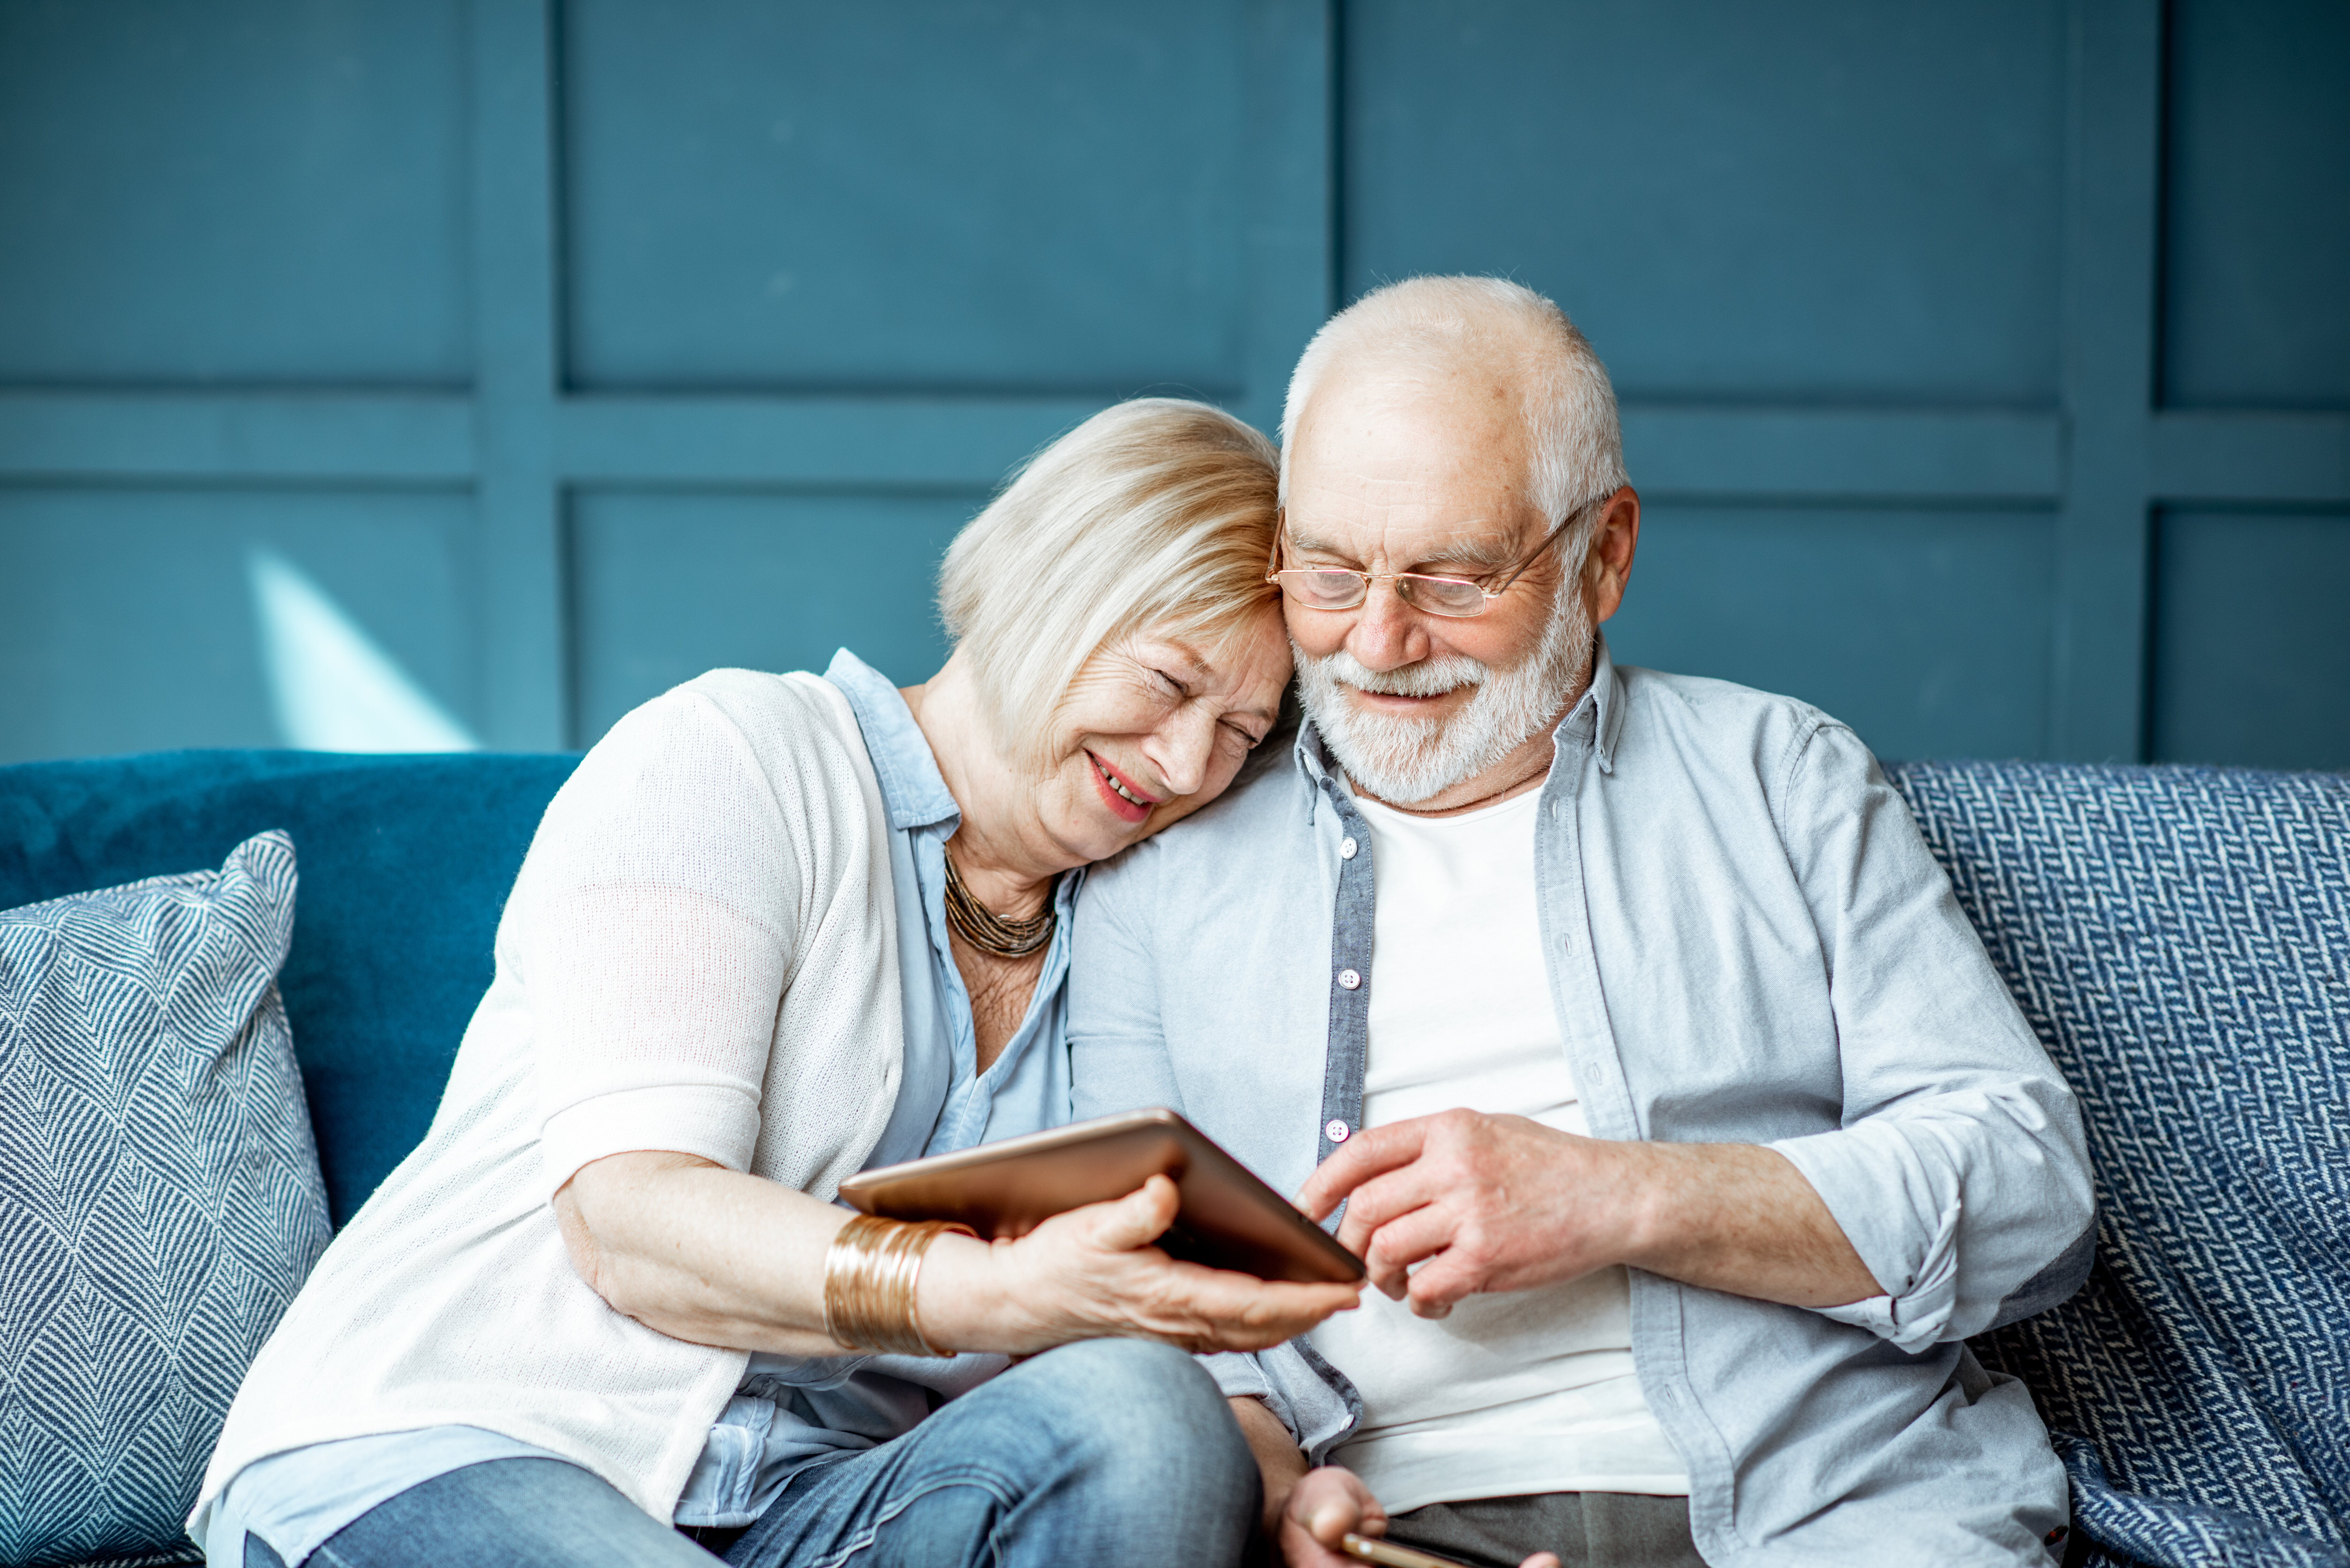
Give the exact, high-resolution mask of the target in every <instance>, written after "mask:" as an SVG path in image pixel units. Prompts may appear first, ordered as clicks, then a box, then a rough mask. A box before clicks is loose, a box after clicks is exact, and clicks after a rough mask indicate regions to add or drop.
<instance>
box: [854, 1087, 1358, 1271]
mask: <svg viewBox="0 0 2350 1568" xmlns="http://www.w3.org/2000/svg"><path fill="white" fill-rule="evenodd" d="M1162 1175H1163V1176H1166V1177H1168V1178H1169V1179H1171V1180H1173V1182H1174V1183H1175V1188H1176V1190H1177V1192H1178V1193H1180V1195H1181V1203H1182V1207H1181V1208H1180V1210H1178V1211H1177V1212H1176V1215H1175V1222H1174V1224H1173V1225H1171V1226H1170V1227H1169V1228H1168V1231H1167V1234H1166V1235H1164V1236H1162V1237H1160V1238H1159V1246H1160V1247H1161V1248H1162V1249H1163V1250H1165V1251H1167V1252H1168V1253H1169V1254H1170V1256H1172V1257H1177V1258H1186V1259H1189V1260H1191V1262H1199V1263H1205V1264H1207V1265H1208V1266H1209V1267H1211V1268H1217V1269H1237V1270H1239V1271H1240V1272H1243V1273H1248V1274H1254V1275H1255V1276H1256V1277H1257V1278H1259V1279H1261V1280H1293V1281H1295V1282H1299V1283H1301V1284H1314V1283H1317V1282H1323V1281H1330V1282H1337V1283H1342V1284H1344V1283H1352V1282H1354V1281H1356V1280H1359V1279H1361V1278H1362V1277H1363V1261H1362V1260H1361V1259H1360V1258H1357V1257H1356V1256H1355V1254H1354V1253H1352V1252H1349V1251H1347V1249H1346V1248H1344V1247H1342V1246H1340V1245H1338V1243H1337V1242H1336V1241H1334V1240H1332V1239H1331V1237H1330V1235H1329V1233H1328V1232H1326V1231H1324V1230H1323V1229H1322V1228H1321V1227H1320V1226H1318V1225H1316V1224H1315V1223H1314V1221H1312V1220H1308V1219H1307V1218H1305V1215H1303V1214H1300V1213H1299V1212H1298V1211H1297V1210H1296V1208H1295V1205H1293V1204H1292V1203H1291V1202H1290V1201H1289V1200H1288V1199H1285V1198H1284V1197H1282V1196H1281V1194H1279V1193H1277V1192H1275V1191H1274V1189H1272V1188H1270V1187H1267V1186H1266V1185H1265V1184H1264V1183H1263V1181H1262V1180H1260V1179H1258V1178H1257V1176H1256V1174H1255V1173H1254V1172H1253V1171H1252V1170H1250V1169H1249V1168H1248V1167H1246V1166H1244V1165H1243V1164H1242V1163H1241V1162H1240V1161H1239V1160H1237V1159H1234V1158H1232V1156H1231V1155H1230V1154H1228V1153H1226V1152H1225V1151H1224V1150H1223V1149H1222V1147H1219V1146H1218V1145H1217V1144H1216V1143H1215V1141H1214V1140H1213V1139H1211V1138H1210V1137H1208V1135H1207V1134H1205V1133H1203V1132H1201V1130H1200V1129H1199V1128H1198V1127H1193V1126H1192V1125H1191V1123H1190V1122H1187V1121H1185V1120H1184V1119H1183V1118H1182V1117H1181V1116H1178V1115H1176V1114H1175V1113H1174V1112H1173V1111H1170V1110H1169V1109H1167V1108H1166V1107H1164V1106H1159V1107H1158V1108H1155V1109H1152V1110H1147V1111H1128V1112H1127V1113H1125V1114H1124V1115H1122V1116H1098V1117H1097V1118H1095V1119H1094V1120H1092V1121H1089V1122H1078V1123H1076V1124H1075V1125H1074V1126H1071V1127H1055V1128H1053V1129H1051V1130H1050V1131H1047V1132H1040V1133H1031V1134H1029V1135H1028V1136H1027V1137H1013V1138H1005V1139H1004V1140H1003V1142H1002V1143H986V1144H981V1145H980V1146H979V1147H976V1148H966V1149H963V1150H961V1151H960V1152H958V1153H955V1154H941V1155H933V1156H932V1157H931V1158H928V1159H915V1160H909V1161H907V1162H906V1163H905V1164H903V1165H889V1166H883V1167H882V1168H879V1170H868V1171H863V1172H860V1173H858V1175H856V1176H852V1177H850V1178H849V1179H847V1180H846V1181H844V1182H842V1183H841V1184H840V1196H841V1199H843V1200H844V1201H845V1202H847V1203H848V1204H849V1205H850V1206H852V1207H853V1208H856V1209H858V1210H861V1211H863V1212H865V1213H867V1214H879V1215H880V1216H881V1217H882V1218H883V1219H885V1220H960V1221H961V1222H962V1223H963V1224H965V1225H968V1226H970V1227H971V1228H972V1230H974V1231H978V1232H979V1233H980V1234H981V1235H982V1236H986V1237H990V1238H994V1237H1019V1236H1024V1235H1026V1234H1027V1233H1028V1232H1029V1231H1033V1230H1035V1228H1036V1227H1037V1226H1038V1225H1041V1224H1043V1223H1044V1222H1045V1220H1049V1219H1051V1218H1052V1217H1053V1216H1054V1215H1055V1214H1059V1213H1062V1212H1064V1211H1066V1210H1071V1209H1076V1208H1079V1207H1081V1206H1083V1205H1085V1204H1087V1203H1101V1202H1106V1201H1107V1200H1108V1199H1114V1198H1123V1197H1125V1196H1126V1195H1127V1194H1128V1193H1129V1192H1131V1191H1133V1190H1134V1189H1136V1188H1138V1187H1139V1186H1141V1185H1142V1184H1143V1183H1144V1182H1146V1181H1148V1180H1149V1179H1150V1178H1152V1177H1154V1176H1162Z"/></svg>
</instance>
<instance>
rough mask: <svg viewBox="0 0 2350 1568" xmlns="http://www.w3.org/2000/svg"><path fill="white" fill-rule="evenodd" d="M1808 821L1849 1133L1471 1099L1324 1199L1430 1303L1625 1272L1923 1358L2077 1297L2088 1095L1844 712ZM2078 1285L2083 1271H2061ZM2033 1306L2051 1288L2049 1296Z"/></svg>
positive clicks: (1794, 831)
mask: <svg viewBox="0 0 2350 1568" xmlns="http://www.w3.org/2000/svg"><path fill="white" fill-rule="evenodd" d="M1781 799H1782V808H1783V818H1782V820H1783V832H1784V833H1785V835H1786V852H1787V855H1788V857H1789V860H1790V863H1791V865H1792V866H1793V867H1794V870H1795V873H1796V875H1797V876H1798V877H1799V878H1800V879H1801V880H1802V882H1803V884H1804V894H1805V897H1806V898H1807V900H1808V901H1809V902H1810V904H1811V907H1812V912H1813V919H1814V923H1815V925H1816V927H1817V929H1818V930H1819V933H1820V938H1821V946H1822V950H1823V956H1824V957H1825V959H1826V960H1827V964H1828V972H1829V975H1830V977H1831V978H1830V994H1831V1001H1832V1004H1833V1006H1834V1009H1835V1021H1836V1039H1835V1050H1836V1051H1837V1054H1838V1074H1839V1076H1840V1078H1841V1081H1842V1084H1843V1087H1844V1096H1845V1104H1844V1115H1843V1117H1842V1124H1841V1126H1839V1127H1835V1128H1832V1129H1827V1130H1823V1131H1820V1132H1816V1133H1812V1134H1808V1135H1804V1136H1801V1137H1791V1138H1785V1139H1782V1140H1779V1141H1778V1142H1776V1143H1774V1144H1773V1145H1772V1146H1770V1147H1763V1146H1761V1145H1753V1144H1673V1143H1643V1142H1628V1143H1619V1142H1613V1141H1609V1140H1603V1139H1593V1138H1579V1137H1572V1136H1571V1135H1568V1134H1565V1133H1560V1132H1555V1131H1553V1130H1551V1129H1548V1128H1545V1127H1540V1126H1539V1125H1537V1124H1535V1123H1532V1122H1527V1121H1523V1120H1522V1119H1518V1118H1512V1117H1487V1116H1475V1115H1474V1114H1472V1113H1469V1112H1448V1113H1446V1114H1445V1115H1444V1116H1431V1117H1427V1118H1423V1119H1422V1120H1420V1121H1418V1122H1413V1123H1398V1124H1395V1125H1393V1126H1390V1127H1381V1128H1375V1129H1372V1130H1371V1131H1368V1132H1365V1133H1360V1134H1357V1136H1356V1137H1354V1138H1352V1139H1349V1140H1348V1141H1347V1144H1345V1145H1344V1146H1342V1147H1340V1148H1339V1150H1338V1151H1337V1152H1336V1153H1335V1154H1334V1155H1332V1157H1331V1158H1329V1159H1328V1160H1327V1161H1326V1162H1325V1163H1324V1164H1323V1166H1322V1168H1320V1169H1319V1170H1317V1171H1316V1172H1315V1174H1314V1176H1313V1177H1312V1178H1311V1179H1309V1180H1308V1181H1307V1182H1306V1184H1305V1187H1304V1188H1303V1189H1301V1190H1300V1192H1299V1194H1298V1201H1299V1204H1300V1206H1301V1207H1302V1208H1304V1209H1305V1210H1307V1211H1308V1212H1309V1213H1312V1214H1314V1215H1315V1216H1317V1217H1320V1216H1324V1215H1326V1214H1328V1213H1329V1212H1330V1210H1333V1209H1335V1208H1336V1206H1337V1204H1338V1203H1339V1201H1340V1200H1341V1199H1348V1197H1349V1194H1352V1195H1353V1196H1352V1198H1351V1200H1350V1201H1349V1206H1348V1210H1347V1220H1346V1223H1345V1225H1344V1226H1342V1228H1341V1230H1340V1232H1339V1234H1340V1238H1341V1240H1343V1241H1347V1244H1348V1245H1350V1246H1353V1247H1355V1248H1356V1249H1357V1251H1363V1250H1364V1248H1365V1247H1368V1248H1369V1251H1368V1252H1367V1254H1366V1255H1367V1258H1368V1260H1369V1262H1371V1264H1372V1267H1373V1278H1374V1280H1375V1281H1376V1282H1378V1284H1379V1285H1380V1287H1381V1288H1382V1289H1385V1290H1387V1291H1388V1293H1389V1294H1391V1295H1395V1296H1397V1297H1398V1298H1399V1299H1402V1296H1403V1292H1402V1290H1401V1288H1400V1287H1401V1286H1402V1283H1403V1281H1404V1270H1406V1269H1407V1268H1409V1266H1410V1265H1411V1264H1412V1263H1415V1262H1420V1261H1421V1260H1429V1261H1428V1262H1426V1265H1425V1266H1424V1267H1422V1268H1421V1269H1419V1272H1418V1273H1417V1274H1416V1275H1414V1276H1412V1277H1411V1279H1410V1282H1409V1299H1410V1301H1411V1303H1412V1305H1413V1308H1414V1310H1415V1311H1419V1312H1422V1313H1424V1314H1431V1315H1440V1314H1442V1313H1443V1312H1445V1311H1447V1310H1449V1309H1450V1307H1451V1304H1452V1303H1454V1302H1457V1301H1458V1300H1460V1298H1461V1297H1462V1296H1464V1295H1467V1294H1469V1293H1471V1292H1472V1291H1481V1290H1497V1291H1508V1290H1521V1289H1524V1288H1526V1287H1528V1286H1531V1285H1536V1284H1543V1283H1549V1282H1556V1281H1561V1280H1567V1279H1572V1278H1575V1277H1576V1276H1578V1275H1580V1274H1583V1273H1586V1272H1590V1271H1591V1270H1594V1269H1597V1268H1601V1267H1605V1266H1607V1265H1608V1264H1611V1263H1625V1264H1629V1265H1632V1266H1634V1267H1638V1268H1640V1269H1644V1270H1647V1271H1648V1272H1652V1273H1657V1274H1660V1275H1663V1276H1665V1277H1667V1278H1670V1279H1675V1280H1679V1281H1682V1282H1687V1283H1690V1284H1695V1285H1701V1286H1704V1287H1706V1288H1708V1289H1711V1290H1718V1291H1723V1292H1727V1293H1731V1294H1736V1295H1744V1296H1751V1297H1755V1298H1758V1299H1761V1300H1764V1301H1774V1302H1782V1303H1787V1304H1789V1305H1794V1306H1801V1307H1806V1308H1809V1309H1811V1310H1814V1311H1817V1312H1822V1313H1824V1314H1826V1315H1828V1316H1831V1317H1835V1318H1836V1319H1838V1320H1839V1321H1842V1322H1846V1323H1851V1324H1856V1325H1860V1326H1865V1327H1866V1328H1868V1329H1869V1330H1870V1331H1871V1332H1872V1333H1875V1334H1877V1335H1879V1336H1880V1337H1882V1338H1884V1339H1887V1340H1888V1341H1890V1342H1891V1343H1893V1344H1895V1345H1898V1346H1900V1347H1901V1348H1902V1349H1904V1350H1908V1351H1913V1352H1914V1351H1918V1350H1922V1349H1924V1348H1925V1347H1926V1346H1927V1345H1932V1344H1936V1343H1939V1342H1941V1341H1946V1340H1955V1339H1960V1338H1964V1337H1965V1336H1967V1335H1969V1334H1976V1333H1980V1332H1981V1331H1982V1330H1983V1329H1985V1328H1988V1327H1991V1325H1992V1324H1994V1323H1998V1322H2007V1321H2012V1319H2013V1318H2014V1317H2017V1316H2021V1315H2023V1314H2025V1313H2026V1312H2029V1311H2037V1310H2039V1309H2040V1308H2042V1307H2044V1306H2046V1305H2049V1304H2052V1303H2053V1302H2054V1301H2057V1300H2061V1299H2063V1297H2064V1295H2065V1294H2069V1293H2070V1291H2071V1290H2072V1288H2074V1286H2076V1285H2077V1284H2078V1282H2079V1276H2080V1275H2081V1274H2082V1273H2085V1272H2086V1267H2087V1262H2086V1260H2087V1246H2086V1238H2087V1235H2088V1231H2089V1228H2090V1226H2091V1223H2092V1221H2093V1220H2094V1218H2095V1205H2094V1202H2093V1200H2092V1198H2091V1192H2090V1183H2089V1174H2088V1159H2087V1150H2086V1147H2085V1141H2084V1139H2083V1137H2082V1133H2081V1127H2080V1118H2079V1114H2078V1112H2077V1110H2076V1109H2075V1108H2074V1104H2073V1100H2072V1096H2071V1094H2070V1092H2069V1091H2068V1090H2067V1089H2066V1088H2065V1086H2064V1081H2063V1080H2062V1079H2061V1078H2060V1077H2059V1076H2058V1075H2057V1074H2056V1072H2055V1069H2054V1066H2053V1065H2051V1064H2050V1063H2049V1061H2048V1057H2047V1054H2046V1053H2045V1052H2044V1051H2043V1050H2042V1049H2041V1046H2040V1044H2039V1042H2038V1040H2037V1039H2036V1038H2035V1037H2034V1036H2033V1033H2032V1031H2031V1028H2030V1026H2029V1025H2028V1024H2027V1023H2025V1022H2024V1020H2023V1017H2022V1013H2021V1012H2019V1011H2018V1009H2017V1007H2016V1005H2015V1002H2014V1000H2013V999H2012V997H2011V996H2010V995H2009V994H2008V992H2007V990H2006V987H2005V985H2004V984H2003V983H2002V981H2001V980H2000V979H1999V977H1998V975H1997V973H1996V972H1995V971H1993V970H1992V968H1991V963H1990V961H1989V960H1988V958H1987V957H1986V956H1985V955H1984V953H1983V950H1982V944H1981V941H1980V940H1978V939H1977V938H1976V936H1975V933H1974V930H1973V929H1972V928H1971V927H1970V926H1969V925H1968V924H1967V921H1966V917H1965V916H1964V914H1962V913H1961V912H1960V909H1959V908H1958V905H1957V902H1956V899H1955V898H1954V897H1953V896H1952V894H1951V891H1950V882H1949V880H1948V878H1947V877H1944V876H1943V874H1942V871H1941V868H1940V867H1939V866H1937V865H1936V864H1935V862H1934V860H1933V857H1932V856H1931V855H1930V854H1929V852H1928V850H1927V848H1926V846H1925V842H1924V840H1923V839H1922V838H1921V837H1920V836H1919V835H1918V830H1917V827H1916V826H1915V825H1914V824H1913V823H1911V822H1910V820H1909V817H1908V812H1907V810H1906V809H1905V808H1904V807H1903V806H1902V805H1901V803H1900V800H1899V798H1898V796H1896V795H1895V794H1893V792H1892V790H1891V788H1890V786H1889V785H1887V784H1886V782H1885V778H1884V775H1883V774H1881V773H1880V772H1878V770H1877V765H1876V763H1875V760H1874V759H1873V758H1871V757H1870V756H1869V754H1868V752H1867V749H1866V747H1864V746H1862V745H1861V744H1860V742H1859V741H1858V740H1857V739H1856V737H1854V736H1853V734H1852V732H1850V731H1848V730H1846V729H1845V728H1843V727H1842V726H1841V725H1836V724H1832V723H1831V724H1820V725H1818V726H1817V727H1816V728H1815V729H1814V731H1812V732H1809V733H1808V734H1807V735H1806V737H1805V738H1804V743H1803V744H1802V745H1801V747H1800V749H1799V750H1797V751H1796V752H1795V753H1794V755H1793V759H1792V761H1791V763H1790V765H1789V769H1788V775H1787V777H1786V779H1785V781H1784V782H1783V785H1782V796H1781ZM2059 1274H2062V1275H2064V1278H2062V1279H2052V1277H2051V1276H2054V1275H2059ZM2026 1298H2030V1299H2028V1300H2027V1299H2026Z"/></svg>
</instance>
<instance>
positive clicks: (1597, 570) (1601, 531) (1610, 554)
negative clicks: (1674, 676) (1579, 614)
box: [1583, 484, 1640, 626]
mask: <svg viewBox="0 0 2350 1568" xmlns="http://www.w3.org/2000/svg"><path fill="white" fill-rule="evenodd" d="M1639 544H1640V495H1639V492H1638V491H1636V490H1634V489H1633V488H1632V487H1631V486H1630V485H1628V484H1627V485H1626V486H1625V487H1624V488H1623V489H1621V490H1619V491H1617V493H1615V494H1613V495H1611V496H1609V497H1608V498H1607V511H1606V512H1603V513H1602V514H1600V516H1599V528H1598V531H1597V532H1596V533H1595V534H1593V535H1592V536H1591V549H1590V551H1589V553H1587V554H1586V556H1584V557H1583V591H1584V593H1585V595H1586V597H1587V602H1588V603H1589V604H1590V606H1591V620H1592V624H1593V625H1595V626H1596V625H1597V624H1598V623H1599V622H1601V621H1604V620H1606V619H1607V618H1608V617H1609V616H1612V615H1614V614H1615V613H1616V611H1617V608H1618V607H1621V606H1622V604H1623V603H1624V585H1625V584H1627V583H1628V582H1630V581H1631V580H1632V556H1633V554H1634V552H1635V551H1637V550H1638V548H1639Z"/></svg>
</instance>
